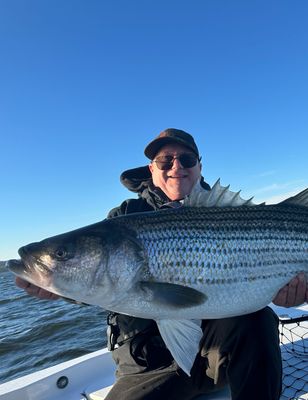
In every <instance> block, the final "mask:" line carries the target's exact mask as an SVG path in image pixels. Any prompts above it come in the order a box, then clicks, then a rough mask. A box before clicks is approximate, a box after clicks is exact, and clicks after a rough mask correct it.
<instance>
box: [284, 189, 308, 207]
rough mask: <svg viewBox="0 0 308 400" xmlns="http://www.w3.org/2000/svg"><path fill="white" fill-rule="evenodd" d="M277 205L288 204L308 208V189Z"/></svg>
mask: <svg viewBox="0 0 308 400" xmlns="http://www.w3.org/2000/svg"><path fill="white" fill-rule="evenodd" d="M279 204H290V205H295V206H303V207H308V189H304V190H303V191H301V192H300V193H298V194H297V195H296V196H293V197H289V198H288V199H286V200H284V201H282V202H281V203H279Z"/></svg>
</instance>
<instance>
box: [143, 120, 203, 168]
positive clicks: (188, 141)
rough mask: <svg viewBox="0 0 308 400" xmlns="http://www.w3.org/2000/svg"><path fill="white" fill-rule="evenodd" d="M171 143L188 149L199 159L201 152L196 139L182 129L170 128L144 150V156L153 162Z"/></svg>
mask: <svg viewBox="0 0 308 400" xmlns="http://www.w3.org/2000/svg"><path fill="white" fill-rule="evenodd" d="M169 143H178V144H181V145H183V146H185V147H188V148H189V149H190V150H192V151H193V152H194V153H195V154H196V155H197V156H198V157H199V150H198V147H197V145H196V143H195V141H194V138H193V137H192V136H191V135H190V134H189V133H187V132H185V131H182V130H180V129H175V128H168V129H165V130H164V131H162V132H161V133H160V134H159V135H158V136H157V137H156V138H155V139H154V140H152V142H150V143H149V144H148V145H147V146H146V148H145V149H144V154H145V155H146V157H148V158H149V159H150V160H153V159H154V158H155V156H156V154H157V153H158V151H159V150H160V149H161V148H162V147H163V146H165V145H166V144H169Z"/></svg>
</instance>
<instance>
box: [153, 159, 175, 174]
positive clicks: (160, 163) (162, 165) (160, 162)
mask: <svg viewBox="0 0 308 400" xmlns="http://www.w3.org/2000/svg"><path fill="white" fill-rule="evenodd" d="M155 162H156V165H157V168H159V169H161V170H163V171H164V170H167V169H171V168H172V165H173V156H160V157H157V158H156V160H155Z"/></svg>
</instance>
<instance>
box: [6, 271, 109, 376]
mask: <svg viewBox="0 0 308 400" xmlns="http://www.w3.org/2000/svg"><path fill="white" fill-rule="evenodd" d="M105 346H106V312H105V311H103V310H102V309H101V308H99V307H94V306H80V305H76V304H70V303H67V302H65V301H62V300H59V301H47V300H39V299H35V298H33V297H31V296H28V295H27V294H25V292H24V291H23V290H21V289H19V288H17V287H16V286H15V284H14V277H13V275H12V274H11V273H10V272H8V271H4V272H0V383H4V382H6V381H8V380H11V379H14V378H18V377H20V376H23V375H25V374H29V373H31V372H35V371H38V370H40V369H42V368H47V367H51V366H52V365H55V364H58V363H59V362H63V361H67V360H70V359H72V358H75V357H79V356H81V355H84V354H86V353H89V352H91V351H95V350H99V349H101V348H102V347H105Z"/></svg>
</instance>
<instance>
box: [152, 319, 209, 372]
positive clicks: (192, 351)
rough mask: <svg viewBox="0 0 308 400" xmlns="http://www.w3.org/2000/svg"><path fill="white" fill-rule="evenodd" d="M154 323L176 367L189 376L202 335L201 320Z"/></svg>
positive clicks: (167, 320)
mask: <svg viewBox="0 0 308 400" xmlns="http://www.w3.org/2000/svg"><path fill="white" fill-rule="evenodd" d="M156 323H157V326H158V329H159V332H160V334H161V336H162V338H163V340H164V342H165V345H166V346H167V348H168V349H169V351H170V353H171V354H172V356H173V358H174V359H175V361H176V362H177V364H178V366H179V367H180V368H181V369H182V370H183V371H184V372H185V373H186V374H187V375H188V376H190V371H191V368H192V366H193V364H194V361H195V358H196V355H197V353H198V352H199V346H200V345H199V344H200V340H201V339H202V335H203V332H202V329H201V320H175V319H161V320H157V321H156Z"/></svg>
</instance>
